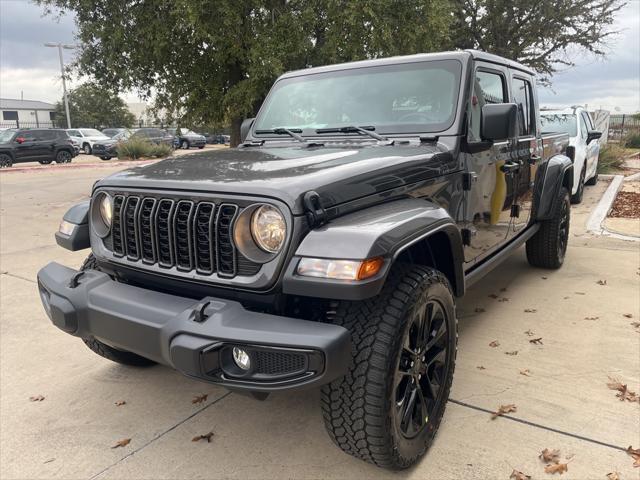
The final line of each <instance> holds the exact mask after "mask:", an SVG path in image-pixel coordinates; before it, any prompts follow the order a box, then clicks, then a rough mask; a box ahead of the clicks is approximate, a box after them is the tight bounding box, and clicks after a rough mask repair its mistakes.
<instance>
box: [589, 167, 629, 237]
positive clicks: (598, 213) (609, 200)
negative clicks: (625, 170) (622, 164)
mask: <svg viewBox="0 0 640 480" xmlns="http://www.w3.org/2000/svg"><path fill="white" fill-rule="evenodd" d="M624 181H625V177H624V176H623V175H614V176H613V180H611V184H610V185H609V187H608V188H607V190H606V191H605V192H604V195H602V198H601V199H600V201H599V202H598V205H597V206H596V208H595V209H594V210H593V212H592V213H591V216H590V217H589V220H587V231H588V232H590V233H593V234H595V235H604V236H607V237H612V238H617V239H620V240H629V241H633V242H640V238H638V237H632V236H629V235H621V234H619V233H615V232H610V231H609V230H607V229H606V228H604V226H603V224H604V221H605V219H606V218H607V215H608V214H609V211H610V210H611V207H612V206H613V202H614V201H615V200H616V195H617V194H618V192H619V191H620V188H621V187H622V182H624Z"/></svg>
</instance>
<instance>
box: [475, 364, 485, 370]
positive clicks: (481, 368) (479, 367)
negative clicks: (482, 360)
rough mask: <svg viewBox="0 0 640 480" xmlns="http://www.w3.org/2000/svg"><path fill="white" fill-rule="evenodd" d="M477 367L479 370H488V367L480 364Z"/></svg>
mask: <svg viewBox="0 0 640 480" xmlns="http://www.w3.org/2000/svg"><path fill="white" fill-rule="evenodd" d="M476 368H477V369H478V370H486V368H484V367H483V366H482V365H478V366H477V367H476Z"/></svg>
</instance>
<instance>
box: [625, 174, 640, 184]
mask: <svg viewBox="0 0 640 480" xmlns="http://www.w3.org/2000/svg"><path fill="white" fill-rule="evenodd" d="M636 180H640V172H638V173H634V174H633V175H629V176H628V177H624V181H625V182H635V181H636Z"/></svg>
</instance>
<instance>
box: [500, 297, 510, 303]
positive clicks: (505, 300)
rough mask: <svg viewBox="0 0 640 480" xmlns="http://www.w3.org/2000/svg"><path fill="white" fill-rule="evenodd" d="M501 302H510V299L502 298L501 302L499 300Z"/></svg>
mask: <svg viewBox="0 0 640 480" xmlns="http://www.w3.org/2000/svg"><path fill="white" fill-rule="evenodd" d="M498 301H499V302H508V301H509V299H508V298H507V297H502V298H501V299H500V300H498Z"/></svg>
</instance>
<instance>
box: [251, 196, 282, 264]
mask: <svg viewBox="0 0 640 480" xmlns="http://www.w3.org/2000/svg"><path fill="white" fill-rule="evenodd" d="M251 235H252V236H253V239H254V240H255V242H256V244H257V245H258V246H259V247H260V248H261V249H262V250H264V251H265V252H268V253H278V252H279V251H280V249H281V248H282V245H283V244H284V240H285V238H286V236H287V225H286V223H285V221H284V217H283V216H282V213H280V210H278V209H277V208H276V207H272V206H271V205H263V206H261V207H260V208H258V209H257V210H256V211H255V212H253V217H252V218H251Z"/></svg>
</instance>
